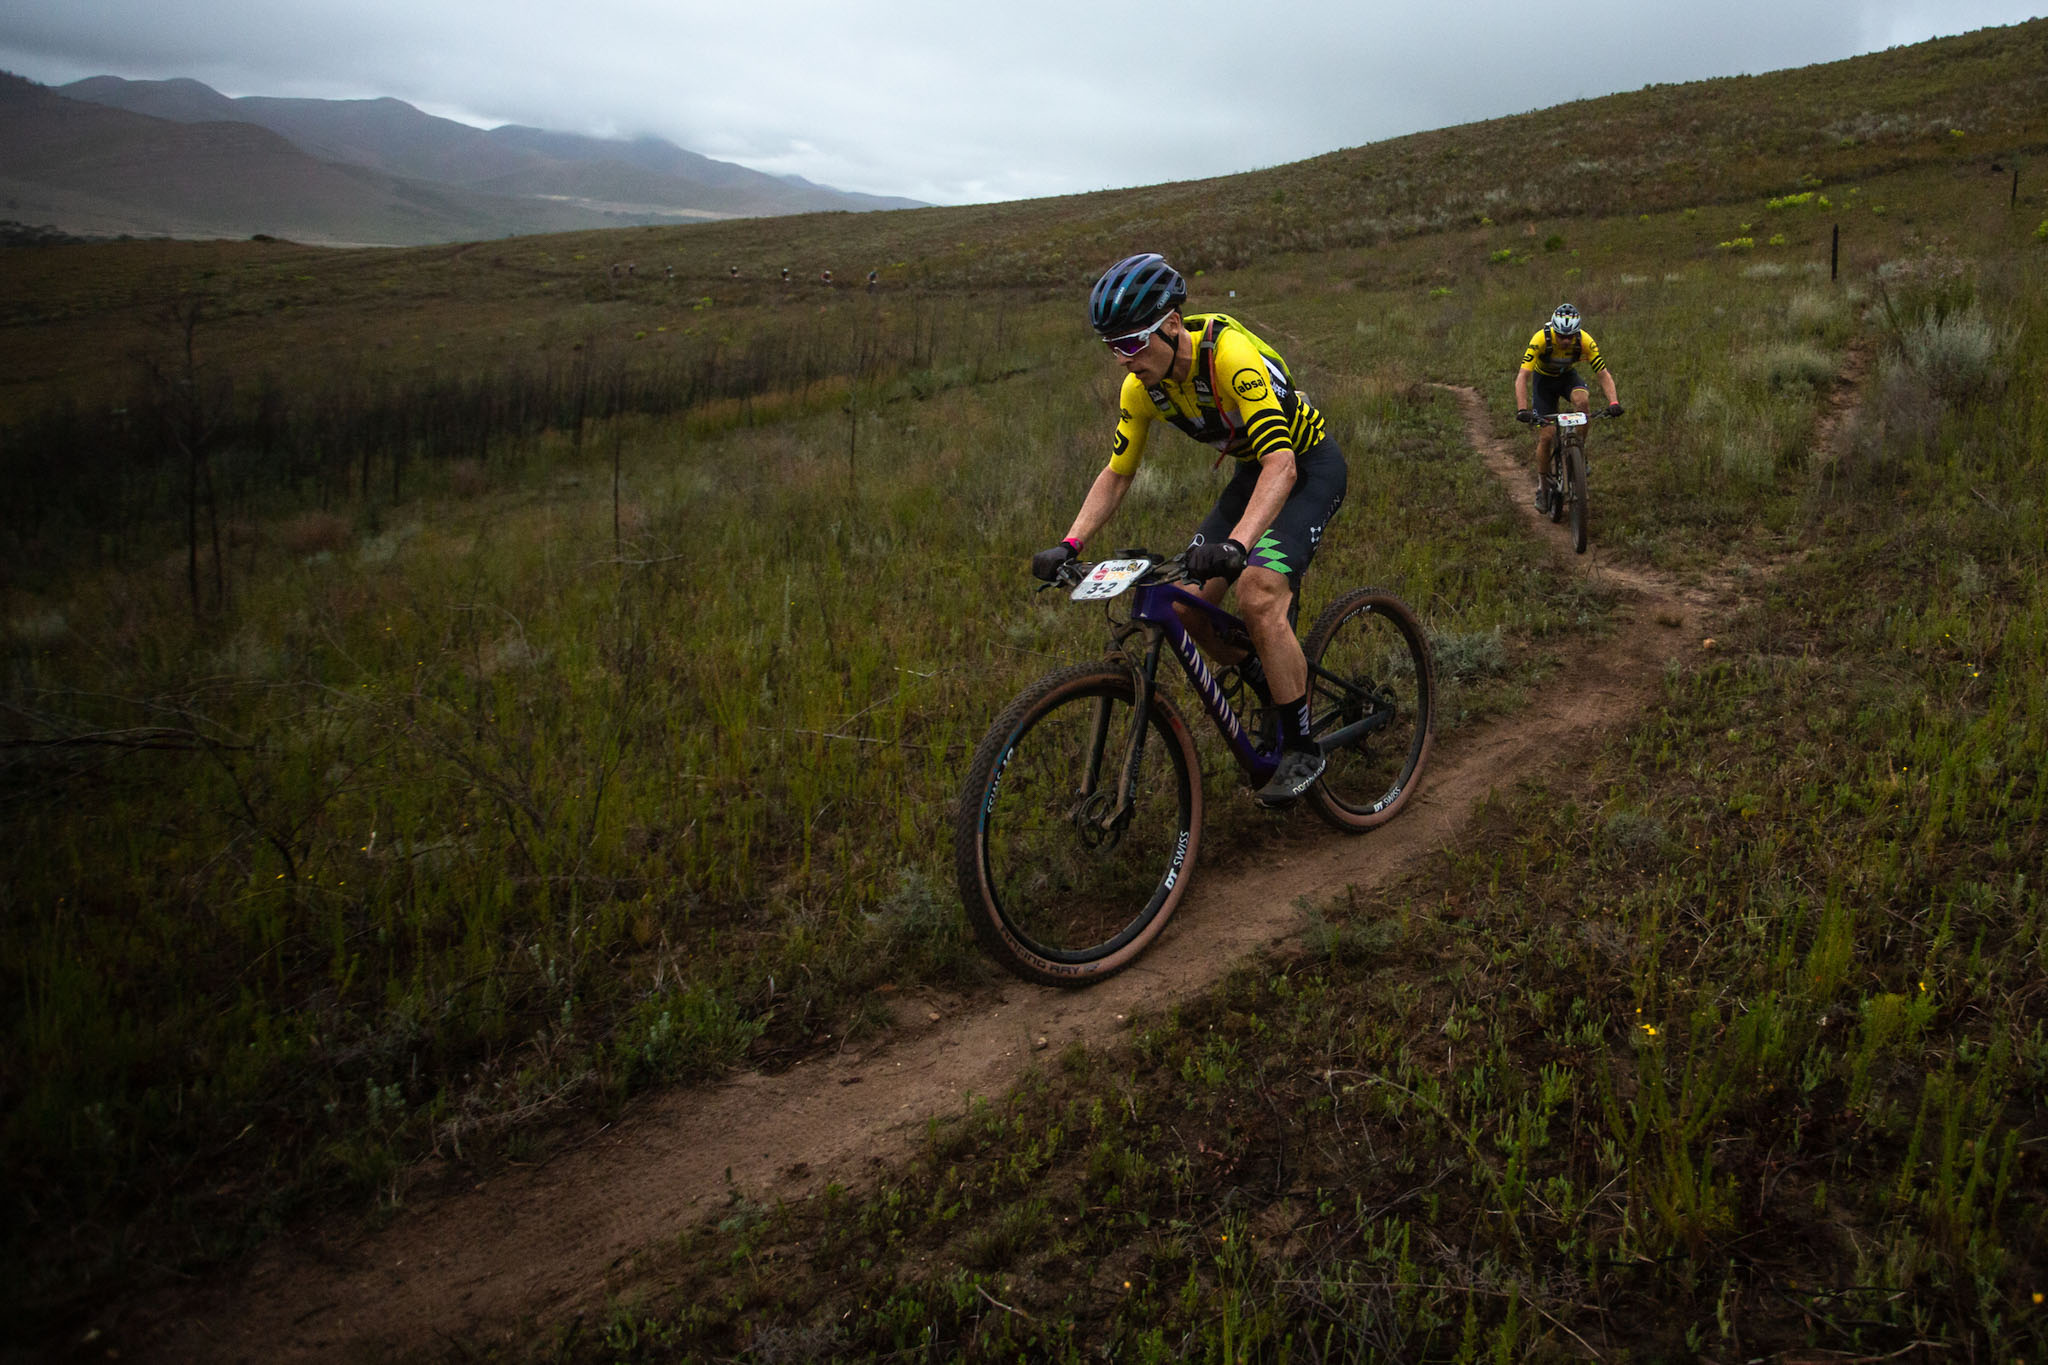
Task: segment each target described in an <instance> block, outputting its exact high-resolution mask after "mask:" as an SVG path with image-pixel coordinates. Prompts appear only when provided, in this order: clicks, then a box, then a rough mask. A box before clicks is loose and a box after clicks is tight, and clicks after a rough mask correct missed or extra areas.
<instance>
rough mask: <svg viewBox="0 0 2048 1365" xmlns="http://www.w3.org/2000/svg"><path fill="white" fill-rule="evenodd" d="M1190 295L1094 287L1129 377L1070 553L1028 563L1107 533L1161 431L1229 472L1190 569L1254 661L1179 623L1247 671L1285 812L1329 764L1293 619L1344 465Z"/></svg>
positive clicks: (1264, 358)
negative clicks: (1274, 721)
mask: <svg viewBox="0 0 2048 1365" xmlns="http://www.w3.org/2000/svg"><path fill="white" fill-rule="evenodd" d="M1187 292H1188V291H1187V283H1186V281H1184V280H1183V279H1182V278H1181V276H1180V272H1179V271H1177V270H1175V269H1174V268H1173V267H1172V266H1170V265H1168V264H1167V263H1166V261H1165V259H1164V258H1163V257H1160V256H1158V255H1155V254H1150V253H1147V254H1144V255H1138V256H1131V257H1127V258H1126V259H1124V260H1121V261H1118V262H1117V263H1116V264H1115V265H1113V266H1111V267H1110V268H1109V269H1108V271H1106V272H1105V273H1104V274H1103V276H1102V278H1101V279H1099V280H1097V281H1096V282H1095V288H1094V290H1093V291H1092V292H1091V293H1090V294H1089V296H1088V321H1089V323H1090V325H1092V326H1093V327H1094V328H1095V331H1096V333H1097V334H1098V335H1099V336H1101V338H1102V339H1103V341H1105V342H1107V343H1108V345H1109V351H1110V355H1111V357H1112V359H1113V360H1114V362H1115V363H1116V364H1117V365H1118V366H1119V367H1120V368H1121V369H1122V370H1123V373H1124V380H1123V387H1122V390H1121V391H1120V393H1119V394H1118V399H1117V409H1118V411H1117V426H1116V436H1115V438H1114V439H1113V440H1112V441H1111V443H1110V455H1109V463H1108V464H1107V465H1105V466H1104V467H1103V469H1102V472H1101V473H1100V474H1097V475H1096V476H1095V482H1094V484H1093V485H1092V486H1091V487H1090V488H1089V490H1088V496H1087V497H1086V499H1084V500H1083V502H1082V504H1081V510H1080V511H1079V512H1078V513H1076V514H1075V516H1074V522H1073V525H1072V527H1070V528H1069V529H1068V531H1067V535H1066V539H1064V540H1062V541H1061V542H1060V543H1059V544H1058V545H1055V546H1053V547H1052V548H1051V549H1047V550H1040V551H1039V552H1038V553H1037V554H1036V555H1033V556H1032V558H1031V571H1032V572H1033V573H1034V574H1036V575H1037V576H1038V577H1040V578H1042V579H1045V580H1047V581H1048V582H1049V581H1051V580H1052V579H1053V578H1054V577H1056V576H1057V575H1058V573H1059V571H1060V568H1061V566H1063V565H1064V564H1066V563H1067V561H1069V560H1071V559H1075V558H1077V557H1079V555H1080V553H1081V549H1082V546H1083V545H1085V544H1086V543H1087V541H1088V540H1089V539H1090V538H1091V537H1093V536H1094V535H1095V533H1096V532H1097V531H1099V530H1101V529H1102V527H1103V526H1104V525H1105V524H1107V522H1108V521H1109V519H1110V516H1111V514H1113V513H1114V512H1115V511H1116V509H1117V507H1118V505H1119V504H1121V503H1122V502H1123V498H1124V494H1125V493H1126V492H1128V491H1129V489H1130V486H1131V480H1132V478H1133V476H1134V475H1136V473H1137V471H1138V464H1139V462H1140V461H1141V460H1142V459H1143V458H1144V454H1145V443H1146V439H1147V437H1148V436H1149V435H1150V433H1151V429H1152V424H1153V423H1155V422H1165V423H1167V424H1168V425H1169V426H1174V427H1178V428H1180V430H1181V431H1183V432H1185V433H1186V434H1187V435H1189V436H1191V437H1193V438H1194V439H1195V440H1197V441H1201V442H1203V443H1205V444H1208V445H1211V446H1214V447H1215V448H1216V449H1217V450H1219V451H1221V452H1222V453H1223V454H1224V455H1228V456H1230V457H1232V458H1234V459H1235V460H1236V461H1237V467H1236V472H1235V473H1234V474H1233V475H1232V476H1231V479H1230V482H1229V483H1228V484H1226V485H1225V486H1224V489H1223V492H1222V494H1221V495H1220V496H1219V497H1218V498H1217V499H1216V505H1215V506H1214V507H1213V508H1211V509H1210V511H1209V515H1208V516H1206V517H1204V518H1203V519H1202V523H1201V525H1200V527H1199V528H1197V530H1196V531H1195V536H1194V540H1193V542H1192V543H1191V544H1190V545H1189V547H1188V551H1187V559H1186V564H1187V570H1188V572H1189V574H1190V575H1192V576H1193V577H1194V578H1196V579H1198V580H1200V581H1201V584H1202V587H1201V592H1202V596H1204V597H1205V598H1207V599H1208V600H1209V601H1211V602H1215V603H1221V601H1222V600H1223V595H1224V593H1225V592H1226V591H1228V590H1229V588H1230V585H1231V584H1232V583H1233V582H1234V583H1236V585H1237V604H1238V610H1239V613H1240V614H1241V615H1242V616H1243V617H1244V620H1245V624H1246V626H1247V627H1248V628H1249V630H1250V633H1251V638H1252V645H1253V648H1254V650H1255V651H1256V654H1257V657H1256V658H1248V657H1247V656H1245V654H1244V652H1243V651H1242V650H1233V649H1229V648H1227V647H1225V646H1223V645H1222V643H1221V641H1220V640H1218V639H1217V637H1216V634H1215V632H1214V631H1213V630H1211V629H1210V627H1209V624H1208V621H1207V620H1206V618H1203V617H1201V615H1200V613H1198V612H1195V611H1193V610H1189V611H1185V612H1183V613H1182V621H1183V622H1184V623H1185V624H1186V626H1187V628H1188V631H1189V633H1190V634H1191V635H1193V636H1194V637H1195V639H1196V641H1197V642H1198V643H1200V644H1201V646H1202V648H1203V649H1204V650H1206V651H1207V652H1208V653H1209V655H1210V656H1211V657H1212V658H1214V659H1216V660H1217V662H1218V663H1220V664H1222V665H1225V666H1229V665H1231V664H1241V669H1240V671H1241V672H1242V673H1243V674H1244V676H1245V678H1246V680H1247V681H1248V682H1250V684H1251V685H1252V686H1253V687H1254V688H1255V689H1257V690H1258V691H1259V692H1260V694H1261V696H1262V697H1263V698H1264V699H1265V700H1267V701H1268V702H1270V703H1271V704H1272V706H1273V709H1274V712H1275V714H1276V715H1277V716H1278V718H1279V725H1280V736H1281V740H1282V753H1281V757H1280V765H1279V768H1278V769H1277V770H1276V771H1275V772H1274V774H1273V778H1272V780H1271V781H1269V782H1268V783H1267V784H1266V785H1265V786H1264V787H1262V788H1260V789H1259V792H1258V799H1259V800H1260V801H1262V802H1264V803H1266V804H1267V805H1283V804H1285V803H1287V802H1289V801H1292V800H1294V799H1295V798H1296V797H1299V796H1300V795H1301V794H1302V793H1304V792H1306V791H1307V790H1308V789H1309V788H1310V787H1312V786H1314V785H1315V782H1316V779H1317V778H1318V777H1320V776H1322V772H1323V751H1322V749H1321V747H1320V746H1319V745H1318V744H1317V743H1316V742H1315V740H1314V739H1312V738H1311V737H1310V735H1309V706H1308V664H1307V661H1306V660H1305V659H1304V658H1303V656H1302V652H1301V642H1300V641H1299V640H1298V639H1296V638H1295V634H1294V622H1293V619H1292V612H1291V610H1290V608H1291V607H1292V606H1293V604H1294V601H1295V598H1296V596H1297V594H1299V593H1300V591H1301V576H1302V574H1303V572H1305V571H1306V570H1307V568H1308V566H1309V561H1310V560H1312V559H1314V558H1315V552H1316V546H1317V545H1318V544H1319V543H1320V542H1321V541H1322V538H1323V530H1324V528H1325V527H1327V526H1328V525H1329V524H1330V519H1331V518H1332V517H1334V516H1336V515H1337V509H1338V508H1339V507H1341V506H1343V505H1344V488H1345V483H1346V478H1347V471H1346V467H1345V463H1344V453H1343V452H1342V451H1341V450H1339V449H1338V448H1337V442H1336V441H1335V440H1333V439H1331V438H1330V437H1329V436H1327V435H1325V434H1324V430H1323V417H1322V414H1321V413H1319V412H1317V411H1316V409H1315V408H1314V406H1312V405H1311V404H1310V403H1309V401H1308V399H1307V398H1306V397H1305V396H1303V395H1302V394H1301V392H1300V391H1299V390H1297V389H1296V388H1295V387H1294V381H1293V378H1292V376H1291V375H1290V374H1289V372H1288V369H1287V362H1286V361H1285V360H1283V359H1281V357H1280V353H1279V352H1277V351H1275V350H1274V349H1273V348H1272V347H1271V346H1268V345H1267V344H1266V343H1265V342H1263V341H1261V340H1260V339H1259V338H1258V337H1257V336H1255V335H1253V334H1252V332H1251V331H1250V330H1249V329H1248V328H1246V327H1245V326H1244V324H1243V323H1241V322H1238V321H1237V320H1236V319H1235V318H1232V317H1228V316H1226V315H1224V314H1222V313H1190V314H1187V315H1186V316H1183V315H1182V313H1181V311H1180V309H1181V305H1182V304H1183V303H1185V302H1186V301H1187ZM1612 387H1613V386H1612V384H1611V383H1610V385H1609V388H1610V390H1611V389H1612Z"/></svg>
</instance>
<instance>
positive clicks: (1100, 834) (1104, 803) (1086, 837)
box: [1073, 792, 1130, 849]
mask: <svg viewBox="0 0 2048 1365" xmlns="http://www.w3.org/2000/svg"><path fill="white" fill-rule="evenodd" d="M1073 820H1074V829H1075V832H1077V833H1078V834H1079V835H1080V836H1081V842H1082V843H1084V844H1086V845H1088V847H1090V848H1092V849H1111V848H1115V847H1116V846H1117V842H1118V840H1120V839H1122V838H1123V837H1124V828H1125V826H1127V825H1128V824H1129V823H1130V812H1128V811H1126V812H1125V813H1124V817H1123V818H1122V819H1121V820H1119V819H1117V818H1116V797H1115V795H1114V794H1112V793H1110V792H1093V793H1091V794H1090V795H1089V796H1088V797H1087V798H1086V799H1085V800H1083V801H1082V802H1081V804H1080V805H1078V806H1076V807H1074V815H1073Z"/></svg>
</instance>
